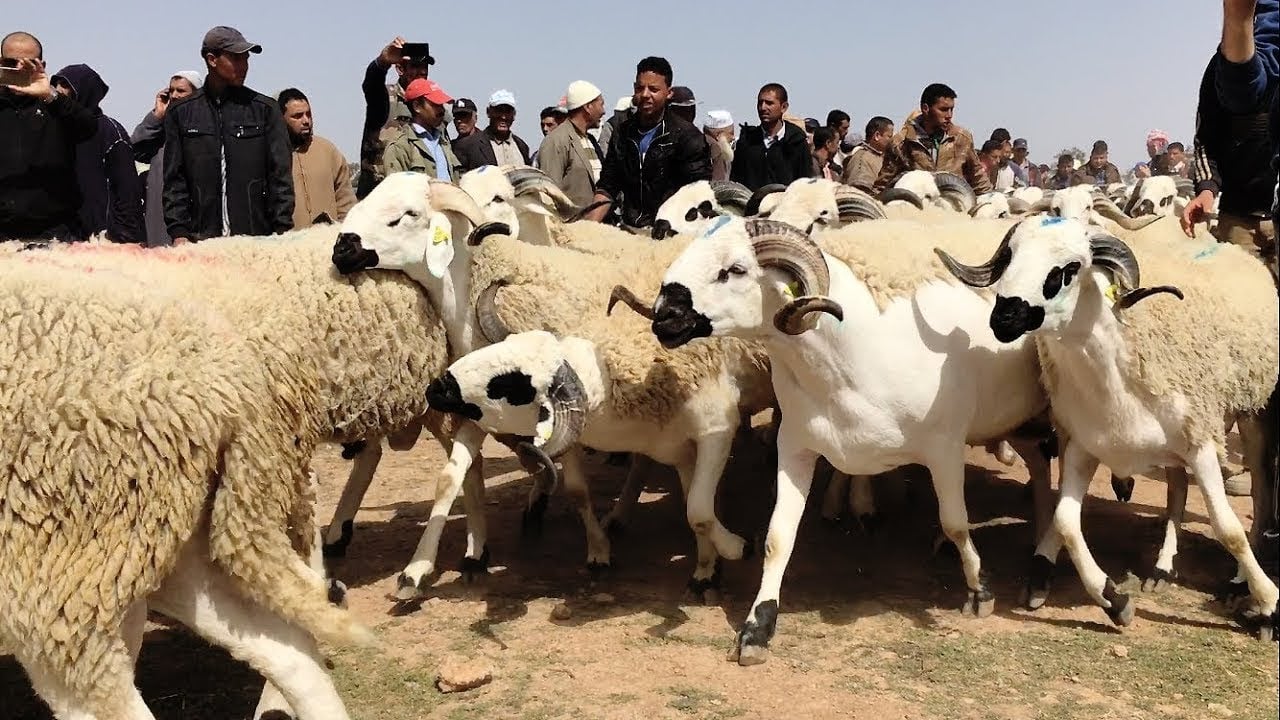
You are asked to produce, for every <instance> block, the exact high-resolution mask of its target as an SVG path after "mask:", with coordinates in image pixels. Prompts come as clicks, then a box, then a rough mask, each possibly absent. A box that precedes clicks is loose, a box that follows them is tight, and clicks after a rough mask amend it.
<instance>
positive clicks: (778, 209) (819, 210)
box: [769, 178, 840, 229]
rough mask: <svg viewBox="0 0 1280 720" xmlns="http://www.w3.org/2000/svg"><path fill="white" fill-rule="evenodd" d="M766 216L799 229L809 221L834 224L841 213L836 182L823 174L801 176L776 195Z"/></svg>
mask: <svg viewBox="0 0 1280 720" xmlns="http://www.w3.org/2000/svg"><path fill="white" fill-rule="evenodd" d="M769 217H770V218H772V219H774V220H781V221H783V222H786V223H790V224H791V225H794V226H796V227H798V228H801V229H807V228H808V227H810V226H811V225H814V224H819V225H833V224H836V223H837V221H838V219H839V217H840V208H839V206H838V205H837V204H836V183H835V182H833V181H831V180H827V179H826V178H800V179H799V180H795V181H793V182H792V183H791V184H790V185H788V186H787V189H786V191H785V192H783V193H781V194H780V195H778V201H777V204H776V205H774V206H773V208H772V209H771V210H770V212H769Z"/></svg>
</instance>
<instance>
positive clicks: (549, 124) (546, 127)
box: [542, 115, 560, 136]
mask: <svg viewBox="0 0 1280 720" xmlns="http://www.w3.org/2000/svg"><path fill="white" fill-rule="evenodd" d="M559 124H560V123H558V122H556V116H555V115H548V116H546V117H544V118H542V134H543V135H544V136H546V135H547V134H549V133H550V132H551V131H552V130H555V129H556V126H557V125H559Z"/></svg>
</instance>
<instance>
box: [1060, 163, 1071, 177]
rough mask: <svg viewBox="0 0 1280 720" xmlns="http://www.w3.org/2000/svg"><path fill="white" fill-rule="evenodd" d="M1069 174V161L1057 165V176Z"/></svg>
mask: <svg viewBox="0 0 1280 720" xmlns="http://www.w3.org/2000/svg"><path fill="white" fill-rule="evenodd" d="M1070 172H1071V161H1070V160H1063V161H1062V162H1060V163H1058V174H1059V175H1066V174H1068V173H1070Z"/></svg>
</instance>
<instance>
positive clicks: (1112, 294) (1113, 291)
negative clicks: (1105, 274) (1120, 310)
mask: <svg viewBox="0 0 1280 720" xmlns="http://www.w3.org/2000/svg"><path fill="white" fill-rule="evenodd" d="M1119 292H1120V286H1119V285H1116V284H1115V283H1111V285H1109V286H1108V287H1107V292H1106V295H1107V300H1109V301H1110V302H1111V304H1112V305H1115V304H1116V295H1117V294H1118V293H1119Z"/></svg>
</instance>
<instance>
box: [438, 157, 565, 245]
mask: <svg viewBox="0 0 1280 720" xmlns="http://www.w3.org/2000/svg"><path fill="white" fill-rule="evenodd" d="M458 187H460V188H462V189H463V191H465V192H466V193H467V194H468V195H470V196H471V197H472V199H474V200H475V201H476V204H477V205H479V206H480V211H481V212H483V213H484V217H485V220H487V221H488V222H496V223H504V224H505V225H506V226H507V227H509V228H511V235H512V237H519V236H520V218H519V213H517V212H516V208H515V203H516V190H515V186H513V185H512V184H511V180H510V179H508V178H507V175H506V173H504V172H503V171H502V169H501V168H499V167H497V166H494V165H484V166H481V167H478V168H476V169H475V170H472V171H471V172H468V173H464V174H463V175H462V177H460V178H458ZM534 204H535V205H536V203H534ZM539 210H541V214H543V215H546V214H548V213H547V211H546V209H545V208H542V206H540V205H539V206H537V209H535V210H533V212H538V211H539Z"/></svg>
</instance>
